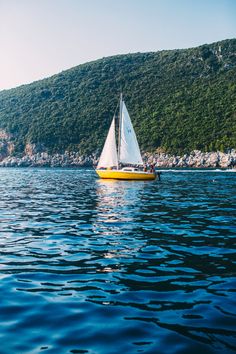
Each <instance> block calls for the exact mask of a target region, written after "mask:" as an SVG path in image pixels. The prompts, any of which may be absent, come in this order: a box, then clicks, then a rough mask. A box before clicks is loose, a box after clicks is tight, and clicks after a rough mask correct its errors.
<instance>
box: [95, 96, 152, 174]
mask: <svg viewBox="0 0 236 354" xmlns="http://www.w3.org/2000/svg"><path fill="white" fill-rule="evenodd" d="M116 121H117V118H116V117H115V116H114V117H113V120H112V122H111V126H110V129H109V131H108V135H107V138H106V141H105V144H104V147H103V150H102V153H101V156H100V159H99V162H98V165H97V168H96V172H97V174H98V176H99V177H100V178H112V179H123V180H153V179H155V178H156V173H155V170H154V169H152V170H150V171H146V168H145V167H144V163H143V159H142V156H141V153H140V149H139V145H138V141H137V138H136V134H135V131H134V128H133V125H132V122H131V119H130V116H129V113H128V110H127V108H126V105H125V102H124V100H123V98H122V94H121V97H120V109H119V117H118V132H119V133H118V149H117V144H116Z"/></svg>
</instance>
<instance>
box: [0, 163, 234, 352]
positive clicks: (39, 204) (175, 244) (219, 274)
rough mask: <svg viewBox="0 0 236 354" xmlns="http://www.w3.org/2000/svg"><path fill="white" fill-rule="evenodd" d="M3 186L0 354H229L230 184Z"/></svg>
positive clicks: (29, 177) (73, 174)
mask: <svg viewBox="0 0 236 354" xmlns="http://www.w3.org/2000/svg"><path fill="white" fill-rule="evenodd" d="M0 181H1V184H0V252H1V254H0V295H1V298H0V353H1V354H5V353H7V354H9V353H39V352H40V353H41V352H42V353H89V354H95V353H96V354H98V353H99V354H113V353H158V354H162V353H163V354H172V353H180V354H183V353H184V354H189V353H191V354H193V353H199V352H201V353H202V354H206V353H233V352H235V351H236V328H235V325H236V314H235V300H236V296H235V295H236V294H235V289H236V281H235V279H236V278H235V269H236V267H235V260H236V259H235V235H236V173H226V172H173V171H172V172H165V173H163V174H162V181H161V182H157V181H155V182H125V181H113V182H112V181H102V180H98V179H97V178H96V175H95V173H94V172H93V171H92V170H63V169H48V170H46V169H41V170H40V169H0Z"/></svg>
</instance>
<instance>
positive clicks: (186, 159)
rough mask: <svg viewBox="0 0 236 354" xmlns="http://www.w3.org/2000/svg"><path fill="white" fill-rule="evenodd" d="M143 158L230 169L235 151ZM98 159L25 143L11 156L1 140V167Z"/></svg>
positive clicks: (69, 164) (88, 162)
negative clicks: (52, 151)
mask: <svg viewBox="0 0 236 354" xmlns="http://www.w3.org/2000/svg"><path fill="white" fill-rule="evenodd" d="M40 148H41V147H40ZM40 148H39V149H40ZM13 151H14V150H13ZM143 159H144V161H145V163H146V164H155V165H156V167H157V168H230V167H233V166H235V165H236V150H231V151H229V152H227V153H222V152H219V151H218V152H201V151H199V150H194V151H192V152H191V153H190V154H188V155H187V154H185V155H183V156H178V155H177V156H176V155H170V154H167V153H165V152H156V153H145V154H143ZM97 162H98V156H97V155H96V154H92V155H89V156H81V155H79V153H78V152H69V151H65V152H64V153H63V154H58V153H57V154H53V155H50V154H49V153H48V152H46V151H43V152H38V147H37V146H36V145H34V144H32V145H31V144H29V145H28V144H27V146H26V150H25V155H24V156H21V157H19V156H18V157H16V156H11V155H9V145H6V142H5V141H0V166H2V167H82V166H94V165H96V164H97Z"/></svg>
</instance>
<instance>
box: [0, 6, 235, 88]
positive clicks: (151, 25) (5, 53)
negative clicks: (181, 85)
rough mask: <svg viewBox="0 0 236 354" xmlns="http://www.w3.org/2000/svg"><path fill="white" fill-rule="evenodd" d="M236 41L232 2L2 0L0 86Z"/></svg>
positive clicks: (9, 85) (0, 7) (5, 86)
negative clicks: (101, 62)
mask: <svg viewBox="0 0 236 354" xmlns="http://www.w3.org/2000/svg"><path fill="white" fill-rule="evenodd" d="M228 38H236V0H0V90H3V89H9V88H13V87H16V86H19V85H22V84H26V83H30V82H33V81H35V80H39V79H43V78H45V77H48V76H51V75H54V74H56V73H58V72H61V71H62V70H66V69H69V68H71V67H73V66H76V65H79V64H82V63H85V62H87V61H91V60H95V59H99V58H102V57H106V56H111V55H116V54H126V53H135V52H148V51H158V50H162V49H175V48H189V47H196V46H198V45H201V44H205V43H212V42H215V41H218V40H223V39H228Z"/></svg>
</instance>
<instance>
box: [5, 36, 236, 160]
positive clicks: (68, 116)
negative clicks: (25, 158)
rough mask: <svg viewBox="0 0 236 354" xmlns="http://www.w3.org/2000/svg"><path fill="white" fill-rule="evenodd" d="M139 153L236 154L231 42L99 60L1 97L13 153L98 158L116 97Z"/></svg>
mask: <svg viewBox="0 0 236 354" xmlns="http://www.w3.org/2000/svg"><path fill="white" fill-rule="evenodd" d="M121 89H122V92H123V94H124V97H125V101H126V105H127V107H128V110H129V112H130V116H131V119H132V121H133V123H134V127H135V130H136V132H137V136H138V140H139V142H140V145H141V149H142V150H143V151H153V150H155V149H157V148H161V149H162V150H164V151H166V152H170V153H185V152H190V151H192V150H195V149H198V150H202V151H214V150H222V151H223V150H227V149H232V148H236V39H231V40H225V41H221V42H217V43H213V44H210V45H203V46H200V47H197V48H191V49H184V50H168V51H166V50H165V51H160V52H155V53H136V54H127V55H118V56H114V57H109V58H103V59H100V60H97V61H94V62H90V63H86V64H83V65H79V66H77V67H74V68H72V69H69V70H67V71H64V72H62V73H60V74H57V75H54V76H52V77H50V78H47V79H44V80H41V81H38V82H34V83H32V84H29V85H24V86H21V87H18V88H15V89H11V90H7V91H1V92H0V129H3V130H4V131H6V132H7V133H9V134H10V137H11V141H12V145H13V146H14V149H12V151H13V153H14V154H19V153H21V152H23V151H24V149H25V145H26V144H27V143H34V144H36V145H37V147H38V149H41V150H47V151H49V152H50V153H55V152H63V151H65V150H69V151H78V152H79V153H81V154H90V153H92V152H99V151H100V150H101V148H102V145H103V143H104V140H105V137H106V134H107V130H108V128H109V125H110V122H111V119H112V116H113V114H114V111H115V108H116V106H117V102H118V99H119V93H120V91H121Z"/></svg>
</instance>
